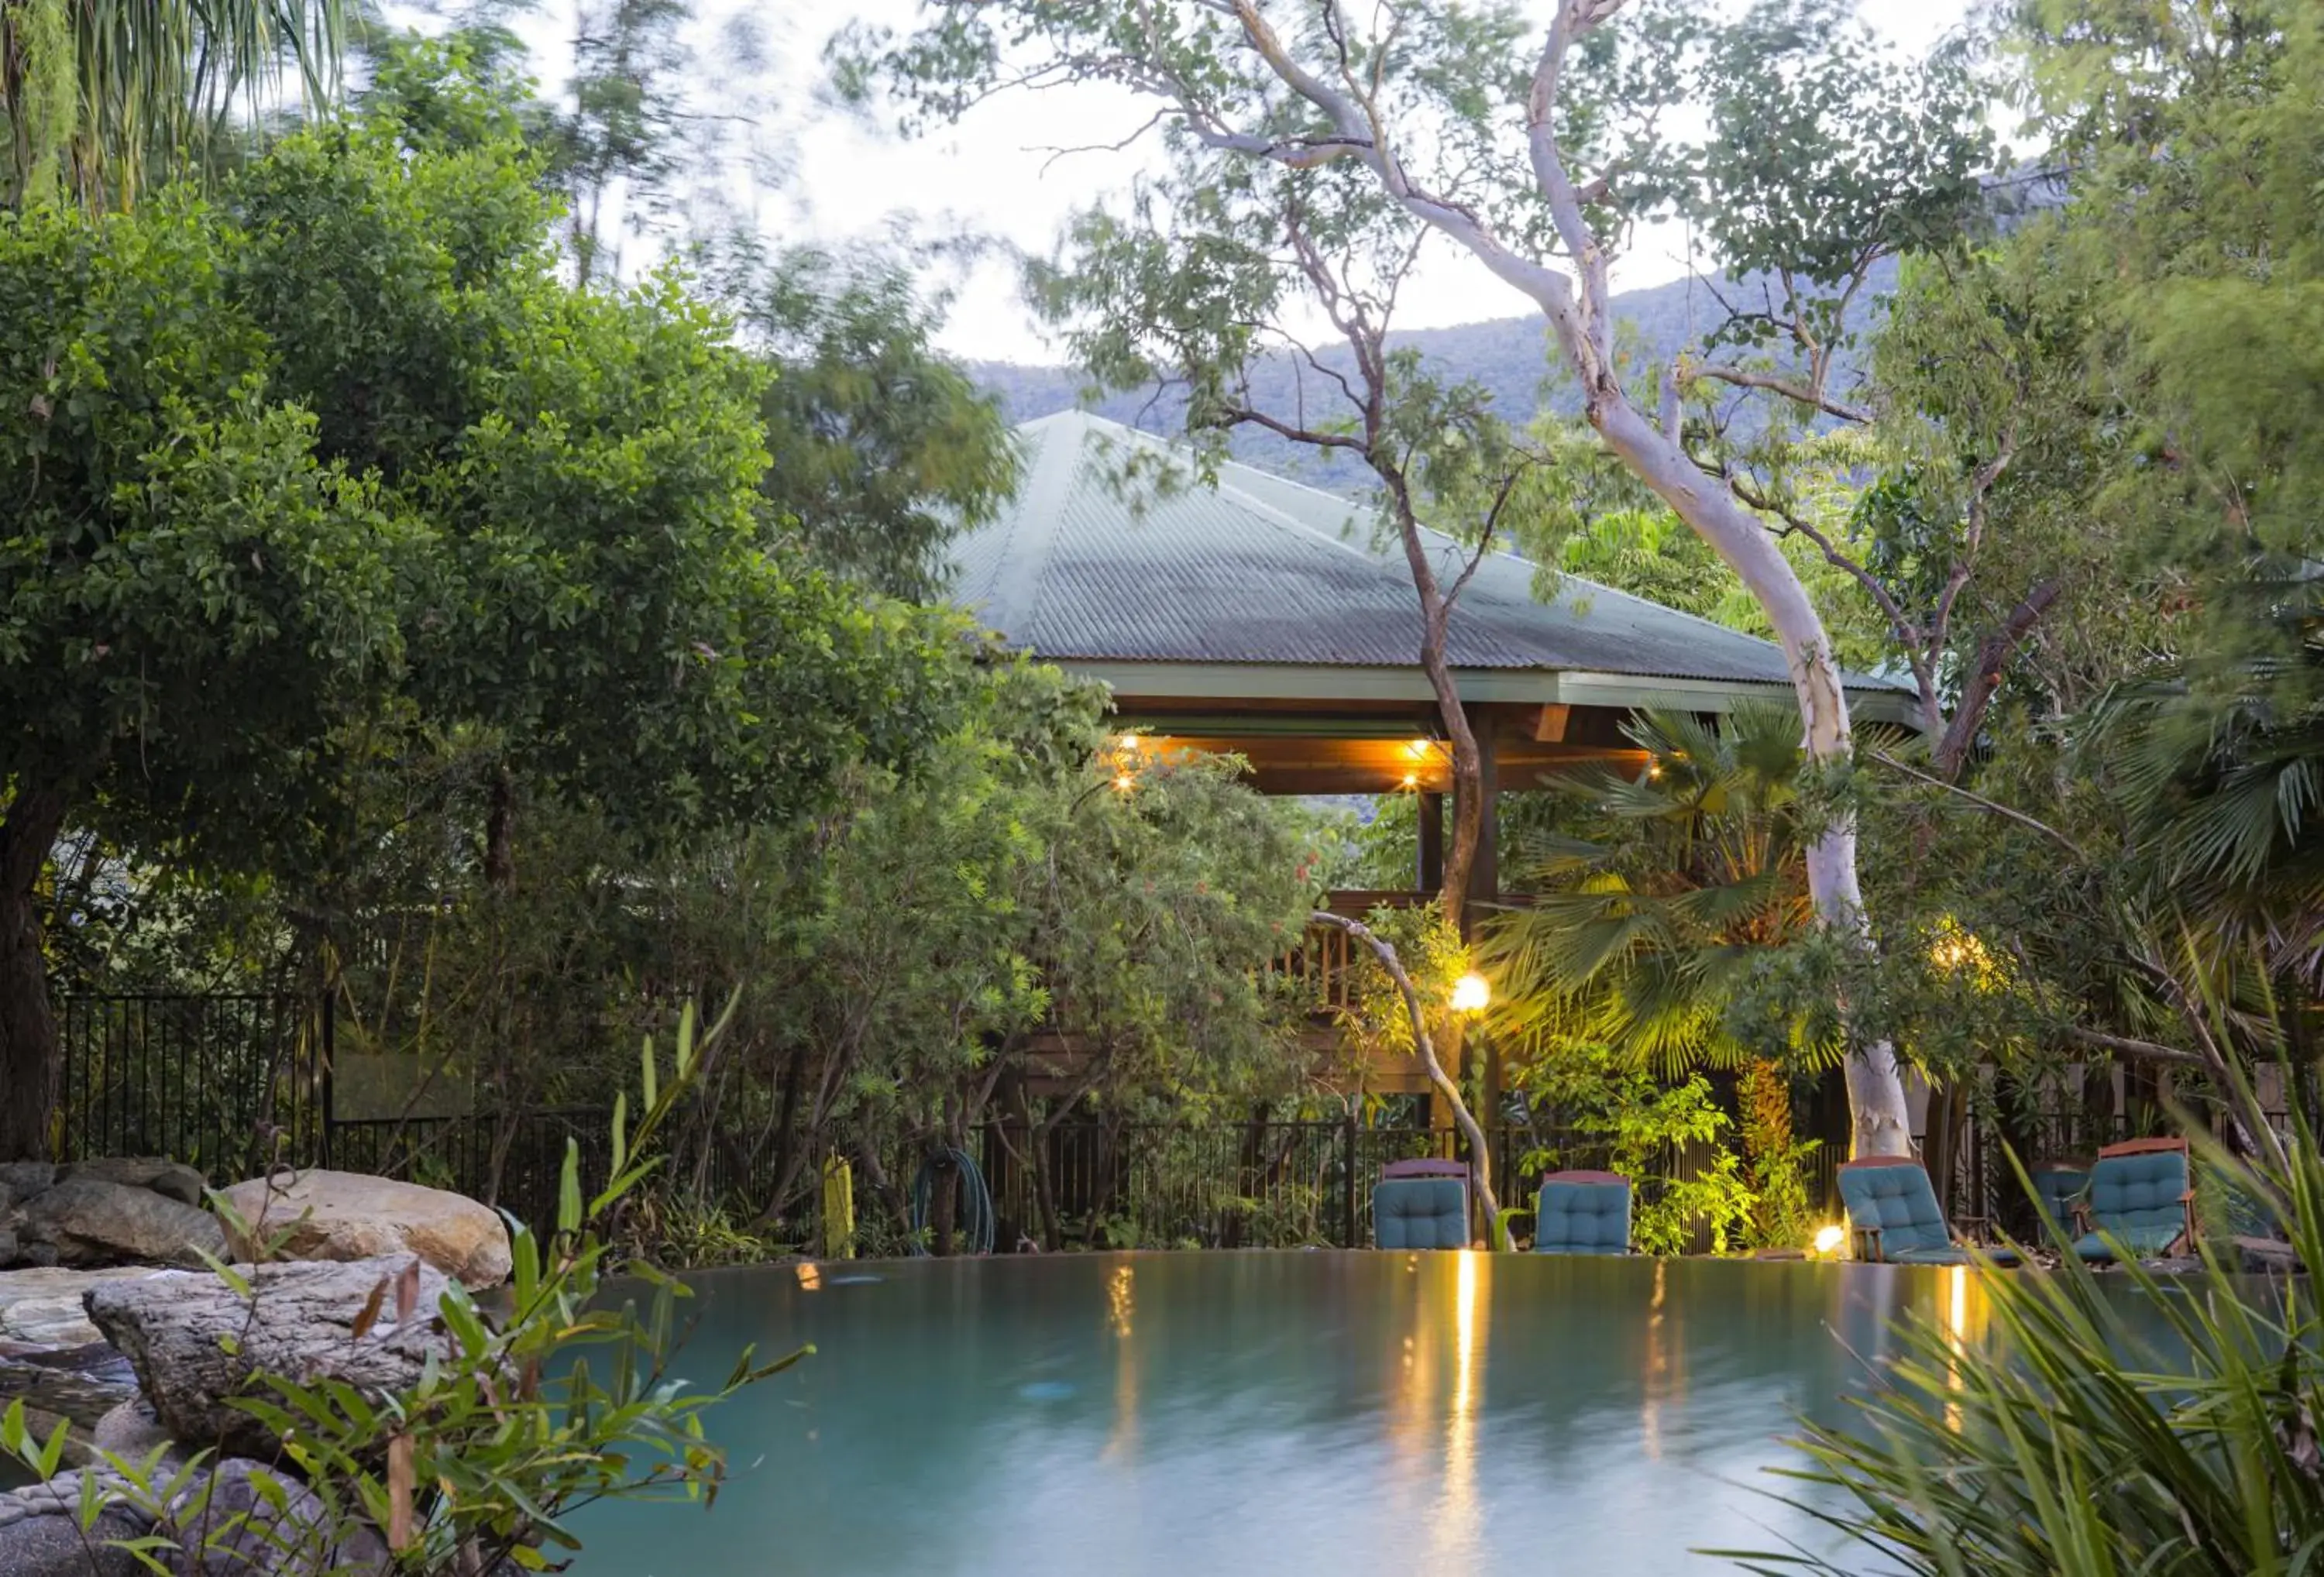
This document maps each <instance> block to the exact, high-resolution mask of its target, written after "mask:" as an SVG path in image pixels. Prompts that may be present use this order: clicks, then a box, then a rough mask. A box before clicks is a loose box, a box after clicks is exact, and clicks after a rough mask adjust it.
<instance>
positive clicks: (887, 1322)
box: [576, 1253, 1984, 1577]
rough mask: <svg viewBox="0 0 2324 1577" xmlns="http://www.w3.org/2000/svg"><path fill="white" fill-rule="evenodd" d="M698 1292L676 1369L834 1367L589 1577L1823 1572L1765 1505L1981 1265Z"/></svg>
mask: <svg viewBox="0 0 2324 1577" xmlns="http://www.w3.org/2000/svg"><path fill="white" fill-rule="evenodd" d="M865 1269H868V1270H871V1271H873V1272H874V1273H876V1274H878V1275H879V1276H881V1277H883V1279H881V1280H879V1281H876V1282H875V1281H848V1282H845V1283H842V1282H841V1281H839V1279H838V1278H836V1277H829V1276H826V1277H823V1278H822V1280H821V1282H820V1283H819V1284H816V1283H809V1282H807V1281H805V1280H803V1278H801V1277H798V1275H796V1274H795V1273H792V1272H788V1271H757V1272H721V1273H714V1274H711V1275H708V1276H705V1277H701V1278H700V1280H699V1282H698V1286H699V1287H700V1289H701V1291H702V1294H703V1296H702V1297H701V1298H700V1299H699V1300H698V1301H697V1303H696V1305H695V1307H696V1313H697V1314H698V1315H699V1317H700V1325H699V1328H698V1330H697V1333H696V1340H695V1345H694V1347H693V1348H692V1349H691V1350H690V1351H689V1354H688V1359H687V1362H686V1363H685V1364H684V1365H683V1366H682V1367H684V1368H687V1369H694V1370H696V1371H698V1372H701V1373H704V1374H713V1373H724V1369H726V1367H727V1365H728V1364H729V1363H730V1362H731V1360H732V1358H733V1353H734V1351H735V1350H736V1349H737V1348H738V1347H739V1346H740V1345H741V1344H742V1342H745V1341H755V1342H758V1343H759V1344H760V1347H761V1351H781V1350H784V1349H786V1348H787V1347H788V1346H789V1345H793V1344H796V1343H798V1342H808V1341H811V1342H815V1343H816V1347H817V1349H818V1351H817V1354H816V1356H815V1357H813V1358H811V1359H808V1360H806V1361H805V1362H804V1363H802V1364H801V1365H800V1366H799V1367H798V1368H797V1369H793V1370H791V1371H790V1372H788V1373H787V1374H784V1375H781V1376H779V1377H777V1378H776V1379H773V1380H770V1381H769V1382H768V1383H767V1384H766V1385H765V1386H763V1387H761V1388H759V1389H758V1390H756V1391H753V1392H752V1393H749V1394H748V1395H746V1396H745V1397H742V1398H741V1399H739V1400H737V1401H736V1402H734V1403H732V1404H729V1405H728V1406H726V1407H725V1408H724V1409H722V1410H720V1411H719V1412H718V1413H716V1414H714V1415H713V1416H712V1433H713V1434H715V1435H716V1436H717V1437H719V1438H720V1439H721V1441H722V1442H723V1443H724V1444H725V1445H726V1446H727V1447H728V1448H729V1450H730V1452H732V1455H733V1462H734V1464H735V1471H734V1477H733V1481H732V1482H731V1483H730V1485H729V1487H728V1489H727V1490H726V1492H725V1493H724V1495H723V1496H722V1497H721V1499H720V1500H719V1503H718V1505H717V1506H716V1507H715V1508H714V1509H713V1510H711V1511H710V1512H708V1513H706V1514H705V1513H704V1512H702V1511H701V1510H700V1509H699V1508H695V1507H689V1506H661V1507H651V1508H639V1507H618V1508H599V1509H597V1510H595V1511H594V1512H592V1513H589V1514H587V1515H586V1516H585V1517H583V1518H581V1519H580V1526H579V1527H578V1528H577V1530H576V1531H578V1532H580V1533H581V1535H582V1536H583V1537H584V1538H585V1540H586V1543H587V1546H588V1548H587V1554H586V1555H585V1556H584V1557H583V1559H582V1560H581V1562H580V1563H579V1564H578V1566H577V1567H576V1571H577V1572H579V1573H581V1574H582V1577H617V1574H618V1577H725V1574H728V1573H733V1574H738V1577H739V1574H742V1573H751V1574H756V1573H760V1572H816V1573H820V1574H824V1577H871V1574H874V1573H879V1574H885V1573H889V1572H907V1571H908V1572H914V1573H916V1574H918V1573H928V1574H934V1577H940V1574H946V1573H952V1574H958V1577H983V1574H986V1573H992V1574H996V1577H998V1574H1001V1573H1008V1574H1010V1577H1050V1574H1056V1577H1065V1574H1067V1573H1072V1574H1074V1577H1080V1574H1082V1573H1093V1572H1105V1573H1118V1574H1120V1577H1142V1574H1145V1573H1153V1574H1155V1577H1164V1574H1168V1577H1182V1574H1185V1577H1194V1574H1199V1573H1206V1572H1228V1571H1232V1572H1237V1573H1274V1572H1280V1573H1308V1572H1315V1573H1323V1572H1329V1573H1332V1574H1333V1577H1364V1574H1368V1573H1373V1572H1379V1573H1395V1574H1397V1577H1411V1574H1413V1573H1416V1572H1460V1573H1490V1572H1526V1573H1535V1572H1568V1571H1571V1572H1616V1571H1631V1572H1661V1571H1665V1570H1672V1569H1680V1570H1683V1569H1686V1568H1688V1567H1689V1566H1690V1565H1695V1566H1700V1567H1701V1569H1703V1570H1706V1571H1710V1570H1715V1569H1717V1568H1716V1566H1715V1563H1709V1562H1699V1561H1694V1560H1692V1559H1691V1558H1690V1557H1689V1556H1688V1555H1687V1554H1686V1552H1687V1551H1688V1550H1689V1548H1690V1547H1692V1546H1698V1545H1729V1546H1732V1545H1738V1544H1746V1545H1759V1546H1761V1547H1773V1546H1774V1545H1775V1543H1776V1541H1777V1540H1778V1539H1779V1538H1780V1537H1782V1536H1785V1535H1789V1536H1794V1537H1800V1538H1803V1539H1806V1540H1808V1541H1810V1542H1811V1543H1812V1542H1813V1541H1814V1538H1815V1535H1814V1534H1813V1531H1812V1527H1811V1526H1810V1525H1809V1524H1808V1523H1807V1521H1806V1519H1804V1518H1803V1517H1801V1516H1800V1515H1799V1514H1798V1513H1795V1512H1791V1511H1788V1510H1786V1509H1785V1508H1783V1507H1781V1506H1778V1505H1776V1504H1775V1502H1774V1501H1772V1500H1770V1499H1766V1498H1765V1496H1764V1494H1762V1493H1761V1491H1762V1490H1763V1489H1766V1488H1767V1487H1769V1486H1768V1485H1767V1484H1766V1480H1763V1479H1762V1478H1761V1475H1760V1473H1759V1470H1760V1469H1761V1468H1763V1467H1766V1466H1767V1465H1769V1464H1771V1463H1775V1462H1780V1461H1782V1460H1784V1455H1785V1453H1784V1450H1783V1448H1782V1446H1781V1445H1780V1444H1779V1441H1780V1438H1781V1437H1782V1436H1784V1434H1788V1433H1790V1432H1791V1429H1792V1420H1793V1416H1794V1414H1795V1413H1798V1412H1806V1413H1809V1414H1811V1415H1812V1416H1817V1417H1820V1418H1824V1419H1828V1420H1837V1419H1838V1418H1839V1417H1840V1413H1841V1409H1840V1397H1841V1396H1842V1395H1843V1394H1844V1393H1845V1392H1847V1391H1849V1390H1860V1389H1861V1388H1863V1386H1864V1384H1865V1383H1866V1379H1867V1375H1866V1372H1865V1369H1866V1365H1867V1363H1877V1362H1878V1361H1879V1360H1880V1359H1881V1357H1882V1356H1883V1354H1884V1352H1885V1351H1886V1346H1887V1343H1888V1337H1887V1334H1886V1322H1887V1321H1888V1320H1890V1319H1891V1318H1893V1317H1894V1316H1895V1315H1896V1314H1900V1313H1902V1312H1904V1311H1905V1310H1906V1309H1908V1308H1918V1309H1921V1310H1923V1311H1925V1312H1928V1313H1931V1314H1935V1315H1936V1316H1937V1317H1938V1318H1939V1319H1940V1320H1941V1322H1942V1323H1944V1325H1945V1327H1946V1329H1947V1331H1948V1333H1950V1335H1951V1336H1952V1337H1953V1338H1954V1340H1955V1341H1956V1342H1970V1341H1976V1340H1979V1339H1981V1337H1982V1333H1983V1325H1984V1296H1983V1292H1982V1288H1981V1286H1980V1285H1979V1282H1978V1277H1979V1276H1980V1275H1981V1274H1983V1273H1981V1272H1977V1271H1942V1270H1915V1269H1905V1268H1895V1267H1887V1266H1843V1265H1818V1264H1765V1265H1760V1264H1738V1263H1733V1262H1719V1261H1702V1260H1683V1261H1662V1260H1645V1259H1627V1260H1607V1259H1560V1258H1553V1257H1535V1256H1525V1255H1486V1254H1476V1253H1438V1254H1388V1253H1306V1254H1298V1253H1284V1254H1273V1253H1255V1254H1225V1253H1213V1254H1153V1255H1102V1256H1100V1255H1090V1256H1070V1257H1048V1258H1040V1259H1032V1258H1027V1259H999V1260H984V1261H973V1260H954V1261H945V1262H936V1261H927V1260H923V1261H917V1262H910V1263H904V1264H895V1265H881V1266H876V1267H865Z"/></svg>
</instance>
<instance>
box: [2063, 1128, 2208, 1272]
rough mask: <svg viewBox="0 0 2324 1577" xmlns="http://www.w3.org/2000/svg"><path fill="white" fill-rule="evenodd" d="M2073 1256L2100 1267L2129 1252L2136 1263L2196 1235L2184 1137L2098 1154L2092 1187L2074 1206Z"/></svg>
mask: <svg viewBox="0 0 2324 1577" xmlns="http://www.w3.org/2000/svg"><path fill="white" fill-rule="evenodd" d="M2074 1225H2075V1228H2076V1230H2078V1231H2080V1233H2081V1234H2082V1235H2081V1236H2080V1237H2079V1238H2077V1239H2075V1240H2074V1252H2075V1253H2077V1254H2079V1255H2080V1256H2081V1257H2082V1258H2083V1259H2089V1260H2092V1261H2095V1262H2098V1263H2100V1264H2104V1263H2107V1262H2109V1261H2111V1260H2114V1259H2117V1258H2119V1257H2120V1256H2118V1255H2117V1254H2116V1249H2117V1248H2121V1249H2125V1250H2128V1251H2129V1252H2130V1254H2131V1256H2132V1257H2133V1258H2135V1259H2156V1258H2158V1257H2160V1256H2162V1255H2164V1254H2168V1253H2170V1252H2171V1251H2172V1250H2174V1249H2177V1248H2179V1247H2181V1245H2182V1244H2185V1243H2190V1242H2192V1241H2193V1240H2194V1237H2195V1188H2194V1173H2193V1172H2192V1170H2191V1169H2190V1167H2189V1166H2188V1164H2187V1141H2186V1140H2185V1139H2125V1140H2124V1141H2123V1142H2122V1143H2120V1144H2113V1145H2108V1146H2107V1147H2106V1148H2104V1149H2101V1150H2100V1151H2098V1165H2096V1166H2094V1167H2091V1168H2090V1185H2089V1188H2088V1189H2087V1190H2086V1191H2085V1192H2084V1193H2083V1194H2082V1197H2081V1200H2080V1203H2078V1204H2077V1205H2076V1206H2075V1208H2074Z"/></svg>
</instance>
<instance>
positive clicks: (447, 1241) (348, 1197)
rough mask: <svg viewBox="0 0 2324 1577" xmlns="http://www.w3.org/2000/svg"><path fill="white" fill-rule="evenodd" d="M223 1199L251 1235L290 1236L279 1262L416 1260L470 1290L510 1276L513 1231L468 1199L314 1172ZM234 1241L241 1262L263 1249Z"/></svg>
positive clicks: (254, 1184) (241, 1189) (238, 1187)
mask: <svg viewBox="0 0 2324 1577" xmlns="http://www.w3.org/2000/svg"><path fill="white" fill-rule="evenodd" d="M223 1197H224V1199H225V1201H226V1205H227V1207H228V1208H229V1209H231V1210H232V1212H233V1213H234V1214H235V1216H236V1217H238V1218H239V1219H241V1220H242V1221H244V1222H250V1223H252V1228H251V1233H250V1235H251V1236H253V1237H257V1238H263V1239H266V1240H272V1239H274V1238H277V1237H279V1236H281V1234H283V1233H284V1232H286V1231H287V1232H288V1233H289V1234H290V1236H289V1238H288V1240H286V1241H285V1242H283V1244H282V1245H281V1247H280V1248H278V1249H277V1250H275V1254H276V1255H277V1257H280V1258H286V1259H373V1258H374V1257H376V1256H378V1255H382V1254H417V1255H419V1256H420V1259H422V1260H424V1261H425V1262H426V1263H428V1264H429V1265H432V1266H434V1267H435V1268H437V1269H438V1270H440V1271H442V1272H443V1273H444V1274H445V1275H447V1276H449V1277H457V1279H458V1280H459V1281H460V1282H461V1283H463V1284H464V1285H466V1286H471V1287H486V1286H500V1285H501V1283H503V1282H504V1281H506V1280H507V1279H508V1277H509V1234H508V1226H507V1224H506V1223H505V1222H503V1221H502V1220H501V1218H500V1216H499V1214H498V1213H495V1212H493V1211H491V1210H487V1209H486V1208H485V1207H484V1206H483V1205H481V1204H478V1203H476V1202H475V1200H473V1199H470V1198H468V1197H467V1196H466V1195H465V1194H447V1193H446V1192H445V1191H444V1190H443V1189H441V1188H423V1187H421V1186H420V1185H419V1184H417V1183H399V1182H397V1181H396V1180H395V1179H394V1178H392V1177H374V1176H368V1175H366V1174H364V1173H361V1172H325V1171H319V1170H315V1171H305V1172H292V1173H278V1174H276V1176H274V1177H273V1178H272V1179H268V1178H264V1177H254V1178H252V1179H250V1180H249V1181H248V1182H244V1183H237V1184H235V1185H234V1186H233V1187H231V1188H229V1189H227V1190H226V1193H225V1194H224V1195H223ZM262 1215H263V1221H262ZM227 1236H228V1238H229V1240H232V1241H233V1249H234V1254H235V1258H237V1259H246V1258H254V1255H255V1250H256V1247H257V1245H256V1244H254V1243H252V1242H248V1241H245V1240H243V1236H242V1234H240V1233H238V1232H235V1231H232V1230H229V1231H228V1233H227Z"/></svg>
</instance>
